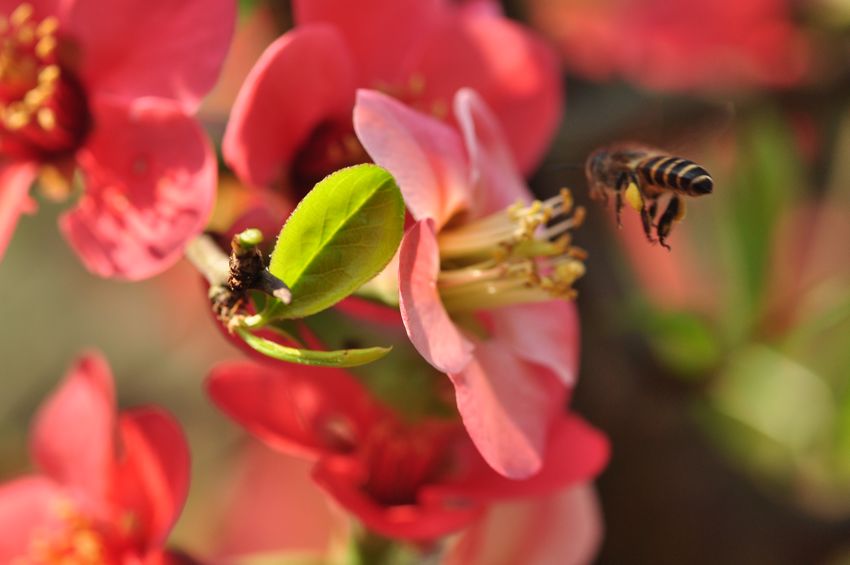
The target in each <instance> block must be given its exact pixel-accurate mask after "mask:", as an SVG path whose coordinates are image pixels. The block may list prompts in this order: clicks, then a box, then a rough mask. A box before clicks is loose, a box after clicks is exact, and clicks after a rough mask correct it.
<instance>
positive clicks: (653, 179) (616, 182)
mask: <svg viewBox="0 0 850 565" xmlns="http://www.w3.org/2000/svg"><path fill="white" fill-rule="evenodd" d="M584 169H585V175H586V176H587V183H588V185H589V186H590V197H591V198H593V199H594V200H602V201H603V202H604V203H605V204H606V205H607V204H608V197H609V195H611V194H613V196H614V209H615V213H616V217H617V225H618V226H620V227H622V224H621V223H620V212H621V210H622V209H623V206H624V205H625V204H628V205H629V206H630V207H631V208H634V209H635V210H636V211H637V212H639V213H640V219H641V223H642V224H643V231H644V233H645V234H646V238H647V239H648V240H649V242H650V243H656V242H658V243H660V244H661V246H662V247H664V248H665V249H667V250H668V251H669V250H670V246H669V245H667V237H668V236H669V235H670V230H671V229H672V228H673V223H674V222H678V221H680V220H681V219H682V218H684V217H685V201H684V199H683V198H682V196H702V195H703V194H710V193H711V191H712V190H713V189H714V181H713V180H712V178H711V175H710V174H708V171H706V170H705V169H704V168H702V167H701V166H699V165H697V164H696V163H694V162H693V161H690V160H688V159H683V158H681V157H674V156H672V155H670V154H668V153H666V152H664V151H662V150H661V149H656V148H654V147H649V146H646V145H641V144H637V143H623V144H617V145H611V146H608V147H601V148H599V149H597V150H596V151H594V152H593V153H591V155H590V157H588V158H587V162H586V163H585V168H584ZM659 210H662V211H661V212H660V213H659ZM653 227H654V228H655V235H656V236H657V239H656V238H655V237H653V235H652V228H653Z"/></svg>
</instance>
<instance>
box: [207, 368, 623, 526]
mask: <svg viewBox="0 0 850 565" xmlns="http://www.w3.org/2000/svg"><path fill="white" fill-rule="evenodd" d="M207 390H208V393H209V394H210V396H211V397H212V399H213V401H214V402H215V403H216V404H217V405H218V406H219V408H221V409H222V410H224V411H225V412H226V413H227V414H228V415H229V416H230V417H231V418H233V419H234V420H236V421H237V422H238V423H239V424H240V425H242V426H244V427H245V428H246V429H247V430H248V431H249V432H251V433H252V434H254V435H256V436H257V437H259V438H260V439H262V440H263V441H265V442H266V443H268V444H269V445H271V446H273V447H276V448H278V449H281V450H283V451H289V452H291V451H293V450H295V451H298V452H300V453H302V454H305V455H307V456H309V457H311V458H313V459H315V461H316V463H315V466H314V468H313V477H314V478H315V480H316V481H317V482H318V483H319V485H320V486H322V487H323V488H324V489H325V491H327V492H328V493H330V494H331V495H332V496H333V498H334V499H335V500H336V501H337V502H338V503H339V504H341V505H342V506H343V507H345V508H346V509H347V510H349V511H350V512H352V513H353V514H354V515H356V516H357V517H358V518H359V519H360V520H361V521H362V522H363V523H365V524H366V526H367V527H369V528H370V529H372V530H374V531H376V532H378V533H380V534H382V535H385V536H389V537H393V538H400V539H407V540H429V539H434V538H437V537H440V536H443V535H446V534H449V533H451V532H454V531H458V530H460V529H462V528H464V527H465V526H468V525H470V524H472V523H474V522H475V521H476V520H478V519H479V517H480V516H481V515H482V512H483V511H484V510H485V509H486V508H487V507H488V506H489V505H490V504H491V503H493V502H495V501H499V500H506V499H514V498H523V497H532V496H539V495H543V494H550V493H554V492H557V491H559V490H561V489H563V488H565V487H567V486H569V485H572V484H577V483H579V482H582V481H585V480H587V479H589V478H591V477H593V476H595V475H596V474H597V473H598V472H599V471H600V470H601V469H602V467H603V465H604V464H605V462H606V460H607V457H608V444H607V442H606V440H605V438H604V437H603V436H602V435H601V434H599V432H597V431H595V430H594V429H593V428H591V427H590V426H588V425H587V424H586V423H584V422H583V421H582V420H581V419H579V418H578V417H576V416H572V415H567V414H562V415H561V416H560V417H559V418H558V421H557V422H556V423H555V424H554V426H553V429H552V434H551V435H550V438H549V441H548V442H547V445H546V452H547V453H546V457H545V461H546V463H545V465H544V466H543V467H542V468H541V470H540V472H539V473H538V474H537V475H536V476H535V477H534V478H532V479H528V480H525V481H512V480H509V479H506V478H504V477H502V476H500V475H498V474H496V473H494V472H493V471H492V469H491V468H490V467H489V466H488V465H487V464H486V463H485V462H484V460H483V459H482V458H481V457H480V455H479V454H478V452H477V451H476V449H475V448H474V446H473V445H472V443H471V442H470V441H469V438H468V437H467V436H466V435H465V434H464V433H463V429H462V427H461V426H459V425H457V423H456V422H453V421H447V420H422V421H419V422H416V423H410V422H405V421H402V420H401V419H400V418H399V417H398V416H397V415H396V414H395V413H393V412H391V411H389V410H388V409H387V408H385V407H383V406H381V405H379V404H377V402H376V401H375V400H373V399H372V398H371V397H370V396H369V395H368V393H367V392H366V391H365V390H364V389H363V388H362V387H361V386H360V385H359V384H358V383H357V382H356V381H355V380H354V379H353V378H352V377H350V376H349V375H347V374H346V373H344V372H342V371H338V370H332V369H322V368H312V367H300V366H299V367H296V366H293V365H286V364H276V365H259V364H254V363H250V362H234V363H226V364H223V365H219V366H218V367H216V368H215V369H214V370H213V371H212V373H211V374H210V377H209V379H208V381H207Z"/></svg>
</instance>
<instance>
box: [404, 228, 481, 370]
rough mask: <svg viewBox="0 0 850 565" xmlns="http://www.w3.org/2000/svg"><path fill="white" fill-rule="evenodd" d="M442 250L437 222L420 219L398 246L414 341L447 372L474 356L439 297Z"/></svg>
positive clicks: (406, 317)
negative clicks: (438, 285)
mask: <svg viewBox="0 0 850 565" xmlns="http://www.w3.org/2000/svg"><path fill="white" fill-rule="evenodd" d="M439 272H440V250H439V248H438V247H437V239H436V236H435V234H434V222H433V221H432V220H430V219H429V220H424V221H420V222H417V223H415V224H414V225H413V227H411V228H410V229H409V230H408V231H407V233H406V234H405V236H404V239H403V240H402V242H401V247H400V248H399V268H398V279H399V281H398V284H399V289H398V290H399V308H400V309H401V319H402V321H403V322H404V326H405V328H406V329H407V335H408V336H409V337H410V341H411V343H413V346H414V347H415V348H416V350H417V351H418V352H419V354H420V355H422V357H424V358H425V360H426V361H428V362H429V363H430V364H431V365H433V366H434V367H435V368H437V369H438V370H440V371H442V372H444V373H457V372H459V371H462V370H463V369H464V368H465V367H466V366H467V365H468V364H469V363H470V361H471V360H472V351H473V349H474V347H473V345H472V343H471V342H470V341H469V340H467V339H466V338H465V337H464V336H463V335H462V334H461V333H460V331H459V330H458V329H457V326H455V325H454V322H452V320H451V318H449V314H448V312H446V309H445V308H444V307H443V303H442V302H441V301H440V294H439V291H438V290H437V275H438V273H439Z"/></svg>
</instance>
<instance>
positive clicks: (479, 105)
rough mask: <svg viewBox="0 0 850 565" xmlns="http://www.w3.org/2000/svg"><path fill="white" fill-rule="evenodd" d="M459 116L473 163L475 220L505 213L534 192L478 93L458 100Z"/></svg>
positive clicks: (460, 95) (462, 94)
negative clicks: (515, 163) (500, 212)
mask: <svg viewBox="0 0 850 565" xmlns="http://www.w3.org/2000/svg"><path fill="white" fill-rule="evenodd" d="M454 105H455V116H456V117H457V121H458V123H459V124H460V129H461V131H462V132H463V138H464V141H465V142H466V148H467V151H469V159H470V180H469V183H470V185H472V186H474V187H475V210H474V214H475V216H478V217H480V216H486V215H488V214H491V213H494V212H498V211H499V210H504V209H505V208H507V207H508V206H510V205H512V204H515V203H516V202H517V201H518V200H522V201H525V202H528V201H529V200H531V198H532V196H531V192H530V191H529V190H528V187H527V186H526V185H525V181H524V180H523V179H522V176H521V175H520V173H519V171H518V170H517V168H516V166H515V165H514V161H513V157H512V156H511V152H510V148H509V147H508V145H507V143H506V142H505V139H504V136H503V134H502V130H501V127H500V126H499V123H498V122H497V121H496V118H495V116H493V114H492V113H491V112H490V109H489V108H488V107H487V105H486V104H485V103H484V101H483V100H482V99H481V97H480V96H479V95H478V94H477V93H476V92H475V91H474V90H470V89H468V88H464V89H462V90H460V91H458V93H457V95H456V96H455V99H454Z"/></svg>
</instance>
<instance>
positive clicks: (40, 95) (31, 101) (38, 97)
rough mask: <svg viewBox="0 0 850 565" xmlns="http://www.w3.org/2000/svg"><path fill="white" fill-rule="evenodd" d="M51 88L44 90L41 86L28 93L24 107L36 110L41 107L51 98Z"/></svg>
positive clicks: (25, 96)
mask: <svg viewBox="0 0 850 565" xmlns="http://www.w3.org/2000/svg"><path fill="white" fill-rule="evenodd" d="M50 94H51V93H50V89H49V88H42V87H41V86H40V85H39V86H37V87H35V88H33V89H31V90H29V91H27V93H26V94H25V95H24V105H25V106H26V107H27V108H30V109H34V108H38V107H39V106H41V105H42V104H43V103H44V101H45V100H47V98H48V97H49V96H50Z"/></svg>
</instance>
